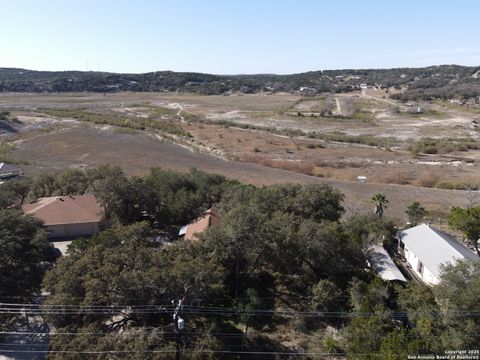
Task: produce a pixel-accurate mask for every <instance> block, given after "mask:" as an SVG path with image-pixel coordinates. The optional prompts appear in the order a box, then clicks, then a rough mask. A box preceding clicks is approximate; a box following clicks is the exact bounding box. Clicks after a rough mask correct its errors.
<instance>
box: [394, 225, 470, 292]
mask: <svg viewBox="0 0 480 360" xmlns="http://www.w3.org/2000/svg"><path fill="white" fill-rule="evenodd" d="M398 238H399V241H400V244H399V246H400V247H401V248H402V249H403V251H404V255H405V258H406V260H407V263H408V264H409V265H410V266H411V268H412V270H413V272H414V273H415V274H416V275H417V276H418V277H419V278H420V279H421V280H422V281H423V282H424V283H426V284H429V285H435V284H438V283H439V282H440V272H441V266H442V265H446V264H448V263H455V262H456V261H457V260H463V259H470V260H473V261H479V260H480V258H479V257H478V256H477V255H476V254H475V253H474V252H473V251H471V250H470V249H468V248H466V247H465V246H463V245H462V244H461V243H459V242H458V241H457V240H455V239H454V238H453V237H452V236H451V235H449V234H447V233H445V232H443V231H440V230H437V229H434V228H433V227H431V226H429V225H426V224H422V225H418V226H415V227H412V228H410V229H407V230H404V231H401V232H400V233H399V235H398Z"/></svg>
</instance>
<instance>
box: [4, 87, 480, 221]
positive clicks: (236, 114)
mask: <svg viewBox="0 0 480 360" xmlns="http://www.w3.org/2000/svg"><path fill="white" fill-rule="evenodd" d="M0 110H8V111H10V112H11V114H12V115H13V116H15V117H16V121H15V122H12V124H9V125H8V126H3V127H2V128H0V137H1V140H2V142H5V143H10V144H12V145H13V146H14V148H12V150H11V151H10V152H9V153H8V156H10V157H11V158H13V159H14V160H16V161H20V162H27V163H28V164H27V165H22V166H23V167H24V168H25V170H26V172H27V173H36V172H39V171H44V170H48V171H50V170H60V169H63V168H68V167H88V166H94V165H98V164H101V163H110V164H118V165H121V166H122V167H123V168H124V169H125V170H126V171H127V172H128V173H129V174H142V173H144V172H146V171H148V169H149V168H150V167H151V166H161V167H164V168H168V169H173V170H187V169H188V168H190V167H196V168H198V169H201V170H205V171H208V172H215V173H219V174H222V175H225V176H227V177H229V178H234V179H238V180H240V181H242V182H245V183H252V184H256V185H263V184H273V183H284V182H296V183H309V182H325V183H329V184H332V185H334V186H335V187H337V188H338V189H339V190H340V191H342V192H343V193H344V194H345V196H346V202H345V205H346V207H347V209H348V210H349V211H371V210H372V209H371V207H372V206H371V204H370V203H369V202H368V199H369V198H370V197H371V196H372V195H373V194H374V193H376V192H383V193H385V194H386V195H387V198H389V200H390V206H389V208H388V209H387V214H389V215H390V216H392V217H394V218H395V219H397V220H398V221H399V222H403V221H405V216H404V210H405V207H406V206H407V205H408V204H410V203H411V202H413V201H420V202H421V203H422V204H423V205H424V206H426V207H427V209H428V210H430V211H431V217H432V219H433V220H436V219H437V218H438V217H442V216H444V215H445V214H446V213H447V212H448V210H449V208H450V207H451V206H453V205H465V203H466V201H467V195H468V194H470V195H468V196H471V192H468V194H467V192H466V191H461V190H445V189H443V188H452V187H458V188H463V189H464V188H476V186H478V180H477V179H478V175H479V167H478V159H479V156H480V150H479V149H480V147H477V146H478V134H477V130H476V128H475V127H474V126H473V125H472V124H473V123H472V121H473V120H476V119H478V118H479V117H480V111H478V112H477V110H475V109H474V110H469V111H464V109H460V108H456V107H453V106H450V104H443V103H434V104H424V103H422V104H420V103H416V104H396V103H395V102H392V101H390V100H388V99H384V98H383V97H382V94H381V93H372V95H370V94H368V93H366V94H360V93H356V94H341V95H326V96H323V97H318V98H317V97H316V98H301V97H299V96H294V95H286V94H285V95H283V94H275V95H263V94H262V95H231V96H196V95H176V94H151V93H117V94H106V95H103V94H66V95H57V94H41V95H38V94H36V95H31V94H2V95H1V96H0ZM426 138H429V139H427V140H426ZM357 176H366V177H367V183H365V184H363V183H358V182H357ZM435 187H436V188H435Z"/></svg>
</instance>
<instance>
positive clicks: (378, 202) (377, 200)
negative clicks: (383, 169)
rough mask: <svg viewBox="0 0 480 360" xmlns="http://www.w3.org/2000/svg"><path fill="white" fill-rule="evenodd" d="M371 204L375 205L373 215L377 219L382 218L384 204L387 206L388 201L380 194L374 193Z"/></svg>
mask: <svg viewBox="0 0 480 360" xmlns="http://www.w3.org/2000/svg"><path fill="white" fill-rule="evenodd" d="M370 201H371V202H373V203H374V204H375V215H376V216H378V217H379V218H382V217H383V211H384V209H386V208H387V206H386V205H385V204H388V203H389V201H388V199H387V198H386V197H385V195H384V194H382V193H376V194H375V195H373V196H372V197H371V199H370Z"/></svg>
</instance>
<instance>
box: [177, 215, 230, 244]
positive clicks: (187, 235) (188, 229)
mask: <svg viewBox="0 0 480 360" xmlns="http://www.w3.org/2000/svg"><path fill="white" fill-rule="evenodd" d="M221 224H222V217H221V216H220V214H219V213H218V212H217V211H215V210H213V209H208V210H207V211H205V212H204V213H203V214H202V215H200V216H199V217H198V218H196V219H195V220H193V221H192V222H191V223H190V224H188V225H185V226H182V227H181V228H180V231H179V233H178V235H179V237H181V238H183V239H184V240H198V237H197V234H200V233H202V232H204V231H205V230H207V229H208V228H209V227H211V226H220V225H221Z"/></svg>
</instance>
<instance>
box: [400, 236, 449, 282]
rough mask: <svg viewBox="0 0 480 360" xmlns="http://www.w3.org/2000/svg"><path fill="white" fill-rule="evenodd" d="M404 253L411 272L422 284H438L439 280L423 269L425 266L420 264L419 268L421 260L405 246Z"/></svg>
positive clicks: (426, 269) (425, 268)
mask: <svg viewBox="0 0 480 360" xmlns="http://www.w3.org/2000/svg"><path fill="white" fill-rule="evenodd" d="M404 251H405V259H407V262H408V263H409V264H410V266H411V267H412V270H413V271H414V272H415V274H417V276H418V277H419V278H420V279H422V281H423V282H425V283H427V284H430V285H436V284H438V283H439V282H440V279H438V278H437V277H435V276H434V275H433V274H432V272H431V271H430V270H429V269H428V268H427V267H425V264H422V266H421V267H420V266H419V265H420V262H421V260H420V259H419V258H418V257H417V256H416V255H415V254H414V253H413V252H412V251H411V250H410V249H409V248H408V247H407V246H406V245H405V246H404ZM420 270H421V271H420Z"/></svg>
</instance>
